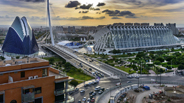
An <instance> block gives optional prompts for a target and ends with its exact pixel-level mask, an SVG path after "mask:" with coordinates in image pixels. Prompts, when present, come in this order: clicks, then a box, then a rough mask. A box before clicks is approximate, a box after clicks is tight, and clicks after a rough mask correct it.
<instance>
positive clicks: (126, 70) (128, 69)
mask: <svg viewBox="0 0 184 103" xmlns="http://www.w3.org/2000/svg"><path fill="white" fill-rule="evenodd" d="M116 68H118V69H120V70H123V71H125V72H127V73H129V74H133V73H136V71H132V70H131V68H125V67H124V66H121V67H116ZM130 70H131V72H129V71H130Z"/></svg>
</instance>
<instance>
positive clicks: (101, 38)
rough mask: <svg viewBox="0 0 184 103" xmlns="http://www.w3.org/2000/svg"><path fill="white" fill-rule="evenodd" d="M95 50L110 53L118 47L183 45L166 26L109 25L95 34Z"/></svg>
mask: <svg viewBox="0 0 184 103" xmlns="http://www.w3.org/2000/svg"><path fill="white" fill-rule="evenodd" d="M94 40H95V45H94V47H93V48H94V50H95V51H97V52H105V53H109V52H110V51H112V50H114V49H116V50H121V51H135V50H136V51H137V50H138V49H139V50H141V49H142V50H146V49H155V48H159V47H160V48H164V47H175V46H178V45H181V44H180V43H179V42H180V41H179V39H178V38H177V37H175V36H174V35H173V34H172V30H171V29H169V28H168V27H166V26H125V25H120V26H117V25H108V26H106V27H104V28H102V29H101V30H99V31H98V32H97V33H96V34H95V35H94Z"/></svg>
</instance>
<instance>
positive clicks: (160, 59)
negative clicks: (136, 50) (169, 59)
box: [156, 57, 164, 62]
mask: <svg viewBox="0 0 184 103" xmlns="http://www.w3.org/2000/svg"><path fill="white" fill-rule="evenodd" d="M156 61H160V62H164V58H162V57H158V58H156Z"/></svg>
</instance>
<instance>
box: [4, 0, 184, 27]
mask: <svg viewBox="0 0 184 103" xmlns="http://www.w3.org/2000/svg"><path fill="white" fill-rule="evenodd" d="M50 6H51V16H52V24H53V25H75V26H81V25H84V26H96V25H104V24H112V23H115V22H122V23H127V22H131V23H134V22H138V23H141V22H144V23H145V22H148V23H151V24H153V23H155V22H156V23H161V22H162V23H177V26H178V27H184V0H78V1H70V0H50ZM46 15H47V13H46V1H45V0H0V25H11V23H12V22H13V20H14V18H15V17H16V16H20V17H22V16H26V17H27V19H28V21H29V23H30V24H31V25H33V26H34V25H37V26H39V25H40V26H41V25H42V26H46V25H47V23H48V22H47V18H46Z"/></svg>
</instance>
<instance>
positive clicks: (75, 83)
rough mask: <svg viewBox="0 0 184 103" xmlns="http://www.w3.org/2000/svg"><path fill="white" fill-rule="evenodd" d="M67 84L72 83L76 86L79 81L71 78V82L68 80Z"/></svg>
mask: <svg viewBox="0 0 184 103" xmlns="http://www.w3.org/2000/svg"><path fill="white" fill-rule="evenodd" d="M69 84H71V85H73V86H74V87H76V86H77V85H78V84H79V83H78V81H77V80H75V79H74V80H72V81H71V82H69Z"/></svg>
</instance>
